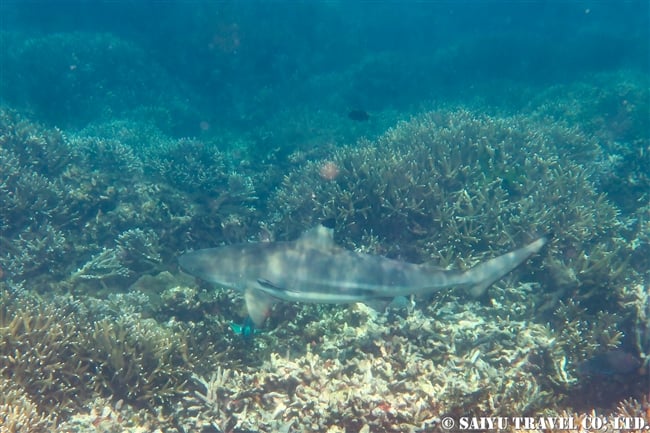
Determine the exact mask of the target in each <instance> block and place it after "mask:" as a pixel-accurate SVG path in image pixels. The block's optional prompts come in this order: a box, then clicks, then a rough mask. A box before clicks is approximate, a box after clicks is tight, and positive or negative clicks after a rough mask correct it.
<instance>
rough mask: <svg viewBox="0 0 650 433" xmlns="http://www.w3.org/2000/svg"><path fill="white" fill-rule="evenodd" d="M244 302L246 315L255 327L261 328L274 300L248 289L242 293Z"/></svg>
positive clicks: (262, 293) (264, 294)
mask: <svg viewBox="0 0 650 433" xmlns="http://www.w3.org/2000/svg"><path fill="white" fill-rule="evenodd" d="M244 300H245V301H246V309H247V310H248V315H249V316H250V318H251V319H252V320H253V323H255V326H262V325H263V324H264V321H265V320H266V318H267V317H269V313H270V311H271V307H272V306H273V304H274V303H275V298H273V297H272V296H270V295H268V294H266V293H264V292H262V291H260V290H255V289H248V290H246V291H245V293H244Z"/></svg>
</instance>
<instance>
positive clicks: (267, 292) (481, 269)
mask: <svg viewBox="0 0 650 433" xmlns="http://www.w3.org/2000/svg"><path fill="white" fill-rule="evenodd" d="M546 242H547V237H539V238H537V239H536V240H534V241H532V242H530V243H529V244H527V245H525V246H523V247H521V248H519V249H516V250H513V251H510V252H508V253H505V254H502V255H500V256H497V257H494V258H492V259H489V260H487V261H485V262H482V263H479V264H477V265H475V266H473V267H471V268H469V269H467V270H446V269H441V268H440V267H436V266H431V265H428V264H414V263H408V262H403V261H400V260H394V259H389V258H386V257H383V256H377V255H371V254H363V253H358V252H355V251H351V250H346V249H344V248H342V247H340V246H338V245H336V244H335V242H334V237H333V230H332V229H329V228H326V227H324V226H322V225H319V226H316V227H314V228H312V229H310V230H307V231H306V232H304V233H303V234H302V235H301V236H300V237H299V238H298V239H297V240H295V241H286V242H258V243H253V242H251V243H240V244H233V245H226V246H222V247H217V248H207V249H201V250H196V251H191V252H188V253H185V254H183V255H181V256H180V257H179V264H180V267H181V269H182V270H184V271H185V272H187V273H189V274H191V275H193V276H195V277H198V278H200V279H202V280H205V281H207V282H210V283H214V284H217V285H219V286H222V287H226V288H230V289H235V290H238V291H241V292H243V293H244V299H245V302H246V308H247V310H248V315H249V319H250V320H251V321H252V322H253V323H254V324H255V326H258V327H259V326H262V325H263V324H264V322H265V321H266V319H267V318H268V316H269V314H270V311H271V309H272V307H273V305H274V304H275V303H276V302H278V301H288V302H307V303H319V304H349V303H355V302H364V303H368V304H370V305H372V303H376V302H385V303H386V304H387V303H388V302H390V300H391V299H393V298H396V297H400V296H405V297H407V296H410V295H429V294H432V293H434V292H437V291H439V290H443V289H450V288H460V289H465V290H468V291H469V292H470V294H471V295H473V296H475V297H478V296H481V295H482V294H483V293H485V291H486V290H487V289H488V287H489V286H491V285H492V284H493V283H495V282H496V281H498V280H500V279H501V278H503V277H504V276H505V275H506V274H508V273H510V272H511V271H512V270H513V269H515V268H516V267H518V266H519V265H520V264H522V263H523V262H524V261H526V259H528V258H529V257H530V256H531V255H533V254H535V253H537V252H538V251H539V250H540V249H541V248H542V247H543V246H544V244H545V243H546ZM247 320H248V319H247Z"/></svg>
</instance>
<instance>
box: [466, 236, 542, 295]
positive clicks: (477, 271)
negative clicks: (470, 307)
mask: <svg viewBox="0 0 650 433" xmlns="http://www.w3.org/2000/svg"><path fill="white" fill-rule="evenodd" d="M547 241H548V238H547V237H541V238H539V239H537V240H535V241H533V242H531V243H529V244H528V245H526V246H523V247H521V248H519V249H517V250H514V251H510V252H509V253H506V254H503V255H500V256H498V257H495V258H493V259H490V260H488V261H487V262H484V263H481V264H478V265H476V266H474V267H473V268H471V269H470V270H468V271H467V272H468V273H469V274H471V276H472V279H473V280H474V281H477V283H476V284H474V285H473V286H472V287H471V288H470V289H469V292H470V294H471V295H472V296H474V297H480V296H482V295H483V294H484V293H485V291H486V290H487V289H488V287H490V286H491V285H492V284H494V283H495V282H496V281H498V280H500V279H501V278H503V276H504V275H506V274H507V273H509V272H511V271H512V270H514V269H515V268H516V267H517V266H519V265H520V264H522V263H523V262H524V261H525V260H526V259H527V258H528V257H530V256H531V255H533V254H535V253H536V252H538V251H539V250H540V249H541V248H542V247H543V246H544V244H546V242H547Z"/></svg>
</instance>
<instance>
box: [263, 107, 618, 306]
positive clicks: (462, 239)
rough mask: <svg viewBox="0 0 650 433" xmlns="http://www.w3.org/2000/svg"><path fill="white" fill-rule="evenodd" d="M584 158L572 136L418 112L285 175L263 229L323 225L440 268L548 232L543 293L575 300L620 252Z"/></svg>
mask: <svg viewBox="0 0 650 433" xmlns="http://www.w3.org/2000/svg"><path fill="white" fill-rule="evenodd" d="M560 149H561V150H560ZM590 153H591V154H593V157H598V155H599V150H598V147H597V146H594V143H593V140H592V139H591V138H589V137H588V136H586V135H584V134H583V133H581V132H580V131H579V130H578V129H576V128H568V127H563V126H561V125H548V124H542V123H536V122H533V121H531V120H530V119H528V118H523V117H507V118H496V117H489V116H485V115H476V114H473V113H470V112H467V111H463V110H457V111H452V112H442V111H439V112H431V113H426V114H423V115H420V116H417V117H415V118H413V119H412V120H410V121H408V122H401V123H399V124H398V125H397V126H395V127H394V128H391V129H389V130H388V131H387V132H386V133H385V134H384V135H383V136H382V137H380V138H379V139H377V140H376V141H374V142H368V141H363V140H362V141H360V142H359V143H358V144H357V145H355V146H347V147H343V148H341V149H339V150H337V151H335V152H333V154H332V155H330V156H329V157H328V159H327V160H318V161H313V162H310V163H307V164H305V165H304V166H302V167H300V168H298V169H296V170H294V171H292V172H291V173H289V174H288V175H287V176H286V177H285V179H284V181H283V184H282V186H281V187H280V188H279V189H278V191H277V192H276V193H275V195H274V196H273V197H272V198H271V201H270V202H271V204H270V205H269V209H275V214H274V215H273V216H272V219H271V224H270V226H271V227H272V229H273V230H274V231H275V232H276V234H277V237H278V238H279V239H284V238H292V237H295V236H296V235H297V233H296V230H297V229H298V228H299V227H308V226H311V225H314V224H316V223H317V222H319V221H331V222H332V224H333V225H334V227H335V232H336V233H338V234H339V236H341V238H342V241H343V243H345V244H347V246H348V247H351V248H357V247H360V246H362V245H364V246H366V248H367V246H368V245H371V246H372V248H373V249H374V251H373V252H374V253H379V254H385V255H388V256H392V257H400V258H403V259H406V260H410V261H416V262H417V261H420V262H422V261H428V260H434V261H437V262H439V264H440V265H441V266H448V265H456V266H458V265H464V266H469V265H471V264H472V263H471V262H470V263H460V262H459V259H458V258H457V257H458V256H459V255H470V254H474V253H475V252H477V251H487V250H488V249H489V248H508V247H510V248H511V247H512V246H513V245H516V244H518V243H522V242H523V241H524V240H525V239H526V238H527V237H529V236H531V235H533V234H539V233H548V232H552V233H554V234H555V235H556V237H555V240H554V241H553V242H552V244H551V245H550V248H549V254H547V255H546V258H545V260H544V262H543V267H544V268H546V272H545V275H546V277H547V278H548V281H547V282H548V286H549V287H553V288H555V289H556V290H561V291H563V292H564V293H566V292H568V291H577V292H578V293H580V294H581V296H586V295H585V293H588V292H589V291H591V290H592V289H593V288H594V287H595V286H600V285H602V284H603V282H608V283H610V284H612V285H615V284H616V283H617V282H620V281H621V279H622V277H623V274H624V272H625V269H626V267H625V263H624V260H623V259H622V257H623V256H624V255H625V254H624V253H625V252H626V249H627V246H626V244H625V242H624V240H623V239H620V238H618V237H617V236H616V234H617V233H618V231H620V222H619V221H618V219H617V210H616V208H615V207H614V206H613V205H611V204H610V203H609V202H608V201H607V199H606V197H605V196H604V195H603V194H600V193H598V191H597V190H596V188H595V187H594V185H593V183H592V182H591V181H590V171H589V170H590V169H589V167H588V166H584V165H582V164H579V163H578V162H576V161H577V160H580V159H582V158H585V157H586V156H585V155H588V154H590ZM325 163H333V164H335V165H336V166H337V167H338V169H339V174H338V175H337V177H336V179H334V180H333V181H327V180H325V179H323V178H322V176H321V175H319V170H320V169H321V167H322V165H323V164H325ZM461 246H462V247H463V250H460V249H459V247H461ZM578 252H580V253H578ZM480 259H481V257H478V256H474V257H472V260H480Z"/></svg>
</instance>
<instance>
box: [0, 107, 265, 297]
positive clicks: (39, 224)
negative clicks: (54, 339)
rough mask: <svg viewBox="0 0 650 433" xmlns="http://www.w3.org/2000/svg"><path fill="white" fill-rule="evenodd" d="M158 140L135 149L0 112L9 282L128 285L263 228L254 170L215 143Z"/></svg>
mask: <svg viewBox="0 0 650 433" xmlns="http://www.w3.org/2000/svg"><path fill="white" fill-rule="evenodd" d="M159 139H160V140H166V141H163V142H161V143H158V144H159V146H158V147H155V146H153V145H152V146H150V147H148V148H147V147H145V148H140V149H138V151H137V152H136V150H134V149H133V148H131V147H128V146H127V145H126V144H124V143H122V142H120V141H118V140H117V139H113V138H111V137H108V138H98V137H95V136H73V137H71V138H68V137H66V136H65V135H64V134H63V133H62V132H61V131H59V130H56V129H54V130H48V129H46V128H43V127H42V126H39V125H37V124H34V123H32V122H29V121H27V120H24V119H22V118H21V117H20V116H18V115H17V114H15V113H13V112H11V111H8V110H2V111H0V144H1V145H0V161H1V162H2V166H3V167H6V170H5V171H4V172H3V174H6V175H3V177H2V179H1V180H0V200H1V201H2V202H3V206H2V208H1V209H0V233H1V234H0V245H1V246H2V248H1V249H0V258H1V259H2V269H3V274H4V275H5V278H8V279H10V280H13V281H16V282H19V281H23V280H25V279H27V278H29V279H30V286H31V287H32V288H43V290H45V289H48V290H49V289H50V284H52V283H54V284H57V285H63V286H64V289H65V290H68V289H69V288H70V286H71V285H72V286H75V285H77V286H78V285H82V286H83V287H85V288H86V289H89V290H101V289H104V288H105V287H106V286H107V284H109V283H110V284H109V285H110V286H111V287H113V288H116V287H123V288H124V287H128V285H129V284H130V283H132V282H134V281H135V279H137V277H139V276H140V275H141V274H142V273H143V272H154V271H160V270H161V269H160V268H159V265H160V264H161V263H162V262H163V261H170V260H172V259H173V257H175V255H176V254H177V252H178V251H180V250H184V249H186V248H188V246H189V245H191V244H194V243H196V242H197V241H198V242H203V243H205V245H206V246H208V245H215V244H218V243H219V242H223V241H228V242H234V241H241V240H243V239H245V238H247V237H248V236H250V235H251V233H253V232H254V231H256V230H257V229H256V228H255V227H252V223H251V221H252V218H253V215H254V214H255V213H256V212H258V209H256V208H254V207H253V206H252V203H253V202H254V201H255V199H256V197H255V189H254V185H253V184H254V180H253V179H254V177H253V176H251V175H249V174H245V173H243V172H242V171H241V170H239V171H237V170H235V168H234V166H233V165H232V164H231V163H230V162H229V161H230V159H229V158H228V157H227V156H225V155H224V154H223V153H220V152H219V151H218V150H217V149H216V147H215V146H214V144H210V143H202V142H198V141H191V140H169V139H163V138H162V137H159ZM165 143H166V144H167V145H165ZM154 148H155V151H154V150H153V149H154ZM145 166H146V167H145ZM145 174H146V175H148V176H151V178H152V179H155V180H156V182H157V183H155V184H153V183H151V181H150V180H147V177H146V176H145ZM199 193H202V194H204V195H207V196H208V197H209V198H207V199H203V198H201V200H199V199H198V197H199ZM45 269H47V272H44V270H45ZM91 280H92V281H94V282H95V283H97V284H94V285H93V284H92V281H91Z"/></svg>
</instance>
